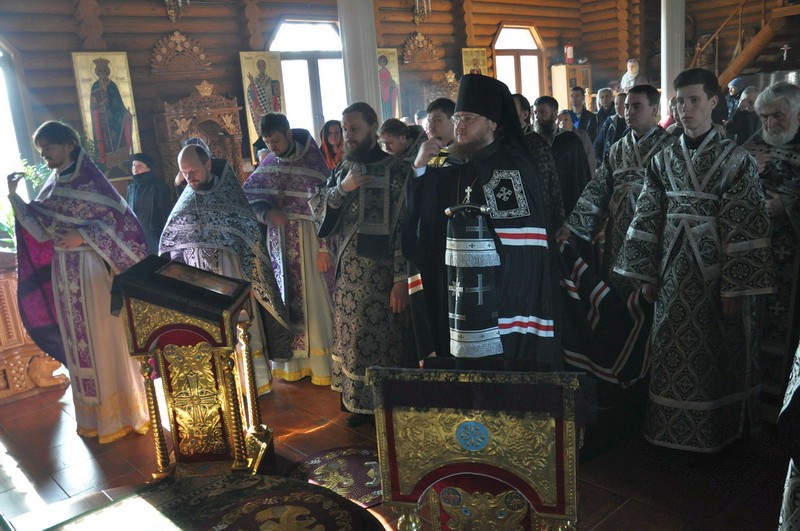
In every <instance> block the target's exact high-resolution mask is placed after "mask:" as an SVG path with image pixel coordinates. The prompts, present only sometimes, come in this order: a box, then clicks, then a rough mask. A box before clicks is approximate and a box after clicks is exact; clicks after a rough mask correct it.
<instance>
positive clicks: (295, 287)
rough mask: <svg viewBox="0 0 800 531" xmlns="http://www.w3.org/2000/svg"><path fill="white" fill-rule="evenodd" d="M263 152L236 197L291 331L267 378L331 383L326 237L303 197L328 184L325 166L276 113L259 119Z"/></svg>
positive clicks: (308, 139) (302, 134)
mask: <svg viewBox="0 0 800 531" xmlns="http://www.w3.org/2000/svg"><path fill="white" fill-rule="evenodd" d="M259 129H260V132H261V137H262V138H263V139H264V142H265V143H266V145H267V147H268V148H269V150H270V153H269V155H267V156H266V158H265V159H264V160H263V161H262V162H261V164H259V166H258V168H256V171H255V172H253V174H252V175H251V176H250V177H249V178H248V179H247V180H246V181H245V183H244V186H243V188H244V194H245V196H246V197H247V200H248V201H249V202H250V206H252V207H253V212H255V215H256V218H257V219H258V221H259V222H260V223H261V224H262V228H265V229H266V242H267V247H268V248H269V254H270V257H271V259H272V269H273V270H274V271H275V280H276V281H277V283H278V287H279V289H280V291H281V296H282V297H283V301H284V303H285V304H286V309H287V311H288V314H289V326H290V327H291V329H292V332H293V334H294V340H293V344H292V357H291V358H289V359H285V360H276V359H273V360H272V375H273V376H275V377H278V378H283V379H284V380H286V381H289V382H293V381H297V380H300V379H301V378H304V377H306V376H310V377H311V383H313V384H315V385H330V384H331V347H332V345H333V303H332V300H331V294H332V289H333V275H334V268H333V258H332V256H331V249H330V248H329V246H328V241H327V238H319V237H318V236H317V228H316V225H315V224H314V218H313V217H312V215H311V208H310V207H309V205H308V200H309V199H311V198H312V197H314V195H316V193H317V188H320V187H322V186H324V185H325V182H326V181H327V179H328V174H329V173H330V172H329V171H328V166H327V165H326V164H325V159H324V158H323V156H322V152H321V151H320V149H319V148H318V147H317V143H316V142H315V141H314V137H313V136H312V135H311V134H310V133H309V132H308V131H306V130H305V129H290V127H289V120H288V119H287V118H286V116H285V115H283V114H280V113H268V114H266V115H264V116H262V117H261V122H260V124H259Z"/></svg>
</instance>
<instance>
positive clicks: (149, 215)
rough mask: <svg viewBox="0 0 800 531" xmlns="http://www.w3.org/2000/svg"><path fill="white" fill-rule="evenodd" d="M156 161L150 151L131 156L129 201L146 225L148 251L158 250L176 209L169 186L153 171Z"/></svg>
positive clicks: (144, 226)
mask: <svg viewBox="0 0 800 531" xmlns="http://www.w3.org/2000/svg"><path fill="white" fill-rule="evenodd" d="M154 167H155V162H154V161H153V158H152V157H151V156H150V155H148V154H146V153H136V154H134V155H133V156H131V173H132V174H133V179H132V180H131V182H130V184H129V185H128V192H127V194H126V197H125V200H126V201H127V202H128V205H130V207H131V210H133V213H134V214H136V217H137V218H139V223H141V224H142V228H143V229H144V235H145V238H146V239H147V250H148V251H150V252H151V253H157V252H158V240H159V239H160V238H161V231H162V230H163V229H164V224H165V223H166V222H167V218H168V217H169V213H170V212H171V211H172V197H171V196H170V191H169V186H167V183H166V182H165V181H164V179H162V178H161V177H158V176H157V175H155V174H153V168H154Z"/></svg>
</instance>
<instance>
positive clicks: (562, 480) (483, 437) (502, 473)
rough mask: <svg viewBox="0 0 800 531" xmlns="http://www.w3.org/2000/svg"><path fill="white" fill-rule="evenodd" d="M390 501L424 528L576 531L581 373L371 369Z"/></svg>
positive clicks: (404, 520) (405, 521)
mask: <svg viewBox="0 0 800 531" xmlns="http://www.w3.org/2000/svg"><path fill="white" fill-rule="evenodd" d="M367 380H368V382H369V383H370V384H371V385H372V386H373V393H374V397H375V426H376V430H377V441H378V458H379V461H380V474H381V484H382V488H383V505H385V506H388V507H392V508H394V509H397V510H399V511H400V512H402V513H403V515H402V516H401V518H400V520H399V521H398V529H400V530H412V529H420V520H419V517H418V516H417V514H416V509H417V505H418V504H419V503H420V502H423V501H426V500H425V499H426V498H427V501H428V502H429V503H430V507H431V512H430V517H431V519H432V523H433V528H434V529H535V530H537V531H539V530H553V531H555V530H560V531H566V530H574V529H576V520H577V485H576V481H577V478H576V476H577V449H578V447H579V443H578V441H579V439H580V435H579V433H580V426H581V424H582V423H583V422H585V420H586V417H587V416H588V415H589V413H588V410H587V407H586V404H588V400H585V399H584V398H583V393H584V385H583V383H584V381H585V377H584V376H583V375H582V374H579V373H531V372H502V371H497V372H491V371H467V370H450V369H427V368H426V369H424V370H418V369H394V368H384V367H370V368H369V369H367Z"/></svg>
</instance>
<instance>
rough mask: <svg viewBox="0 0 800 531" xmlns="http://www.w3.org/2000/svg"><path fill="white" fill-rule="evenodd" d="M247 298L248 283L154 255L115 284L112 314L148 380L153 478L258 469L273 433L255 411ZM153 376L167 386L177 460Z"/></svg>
mask: <svg viewBox="0 0 800 531" xmlns="http://www.w3.org/2000/svg"><path fill="white" fill-rule="evenodd" d="M249 296H250V283H249V282H246V281H242V280H237V279H233V278H228V277H223V276H220V275H216V274H214V273H210V272H208V271H203V270H201V269H197V268H194V267H190V266H187V265H185V264H182V263H179V262H173V261H170V260H168V259H166V258H161V257H158V256H154V255H151V256H149V257H147V258H146V259H145V260H143V261H141V262H140V263H138V264H136V265H135V266H133V267H131V268H130V269H128V270H127V271H125V272H124V273H121V274H119V275H117V276H116V277H115V278H114V284H113V286H112V306H113V307H114V308H113V310H114V311H120V310H121V311H122V318H123V319H124V322H125V325H126V332H127V336H128V349H129V351H130V354H131V356H135V357H137V358H138V359H139V361H140V363H141V372H142V376H143V377H144V382H145V391H146V394H147V403H148V404H147V405H148V409H149V411H150V421H151V424H152V426H153V427H154V429H153V438H154V442H155V451H156V467H157V469H156V472H155V473H154V474H153V476H154V477H163V476H167V475H169V474H171V473H173V472H174V474H175V475H206V474H227V473H230V472H231V471H234V472H249V473H252V474H255V473H256V472H258V471H259V470H260V468H261V466H262V461H263V459H264V456H265V454H266V452H267V450H268V449H269V446H270V444H271V442H272V430H270V429H268V428H267V427H266V426H265V425H263V424H262V423H261V416H260V413H259V410H258V402H257V395H256V386H255V378H254V375H253V366H252V359H251V357H250V345H249V335H248V333H247V327H248V325H249V322H250V318H249V316H248V315H247V312H245V311H244V308H249V307H250V306H249V304H248V301H249ZM154 371H157V373H158V375H160V376H161V384H162V385H163V389H164V396H165V399H166V411H165V412H164V413H165V415H166V417H167V419H168V420H169V426H170V433H171V435H170V439H171V442H172V456H173V458H172V459H170V456H169V455H168V453H167V440H166V436H165V433H164V429H163V424H162V420H161V419H162V416H163V415H162V411H161V408H160V407H159V405H158V401H157V400H156V393H155V384H154ZM173 467H174V469H173Z"/></svg>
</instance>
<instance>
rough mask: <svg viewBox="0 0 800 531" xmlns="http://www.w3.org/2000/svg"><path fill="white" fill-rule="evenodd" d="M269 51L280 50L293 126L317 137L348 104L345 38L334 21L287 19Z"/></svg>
mask: <svg viewBox="0 0 800 531" xmlns="http://www.w3.org/2000/svg"><path fill="white" fill-rule="evenodd" d="M269 51H271V52H280V53H281V71H282V75H283V86H284V94H285V96H286V116H287V117H288V118H289V123H290V124H291V125H292V127H301V128H303V129H308V130H309V131H310V132H311V133H312V134H314V136H315V137H316V136H317V135H318V134H319V131H320V129H322V125H323V124H324V123H325V122H326V121H327V120H340V119H341V116H342V111H343V110H344V108H345V107H347V92H346V89H345V80H344V64H343V62H342V41H341V38H340V37H339V30H338V26H337V24H336V23H334V22H309V21H291V20H286V21H284V22H282V23H281V24H280V26H279V27H278V30H277V31H276V32H275V37H274V38H273V40H272V43H271V44H270V46H269Z"/></svg>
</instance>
